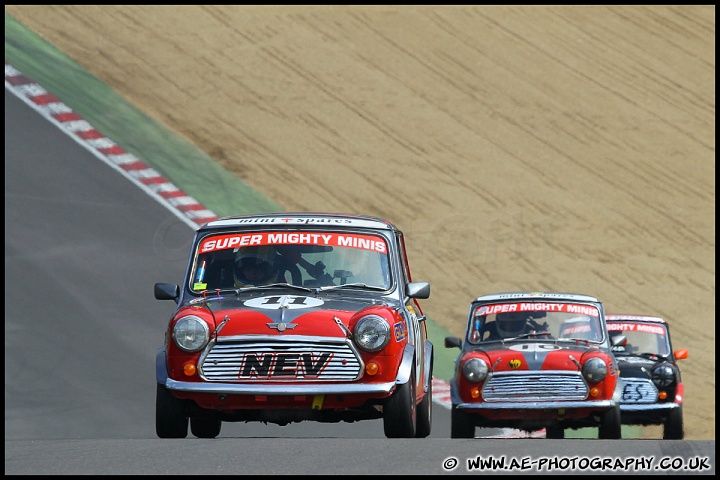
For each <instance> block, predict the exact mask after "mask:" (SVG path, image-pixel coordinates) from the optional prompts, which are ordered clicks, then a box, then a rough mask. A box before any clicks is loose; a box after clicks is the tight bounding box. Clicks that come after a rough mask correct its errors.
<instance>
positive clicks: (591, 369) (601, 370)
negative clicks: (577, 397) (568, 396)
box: [582, 357, 607, 383]
mask: <svg viewBox="0 0 720 480" xmlns="http://www.w3.org/2000/svg"><path fill="white" fill-rule="evenodd" d="M582 373H583V376H584V377H585V378H586V379H587V381H588V382H593V383H594V382H599V381H601V380H602V379H604V378H605V376H606V375H607V363H605V360H603V359H602V358H598V357H593V358H591V359H590V360H588V361H587V362H585V365H583V369H582Z"/></svg>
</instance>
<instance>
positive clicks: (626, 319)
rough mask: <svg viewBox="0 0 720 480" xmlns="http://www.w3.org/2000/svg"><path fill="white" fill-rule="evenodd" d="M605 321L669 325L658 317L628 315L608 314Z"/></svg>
mask: <svg viewBox="0 0 720 480" xmlns="http://www.w3.org/2000/svg"><path fill="white" fill-rule="evenodd" d="M605 320H607V321H609V322H611V321H619V322H633V321H638V322H654V323H667V322H666V321H665V320H664V319H663V318H660V317H656V316H653V315H626V314H617V313H614V314H608V315H605Z"/></svg>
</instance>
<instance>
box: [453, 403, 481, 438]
mask: <svg viewBox="0 0 720 480" xmlns="http://www.w3.org/2000/svg"><path fill="white" fill-rule="evenodd" d="M450 438H475V424H474V423H473V422H472V420H471V419H470V416H469V415H468V414H466V413H465V412H463V411H461V410H458V409H457V408H455V405H453V406H452V409H451V410H450Z"/></svg>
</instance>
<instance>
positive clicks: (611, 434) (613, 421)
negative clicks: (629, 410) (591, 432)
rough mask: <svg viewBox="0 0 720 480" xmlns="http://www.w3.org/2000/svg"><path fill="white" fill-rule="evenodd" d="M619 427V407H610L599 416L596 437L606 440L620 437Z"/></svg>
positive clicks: (620, 425)
mask: <svg viewBox="0 0 720 480" xmlns="http://www.w3.org/2000/svg"><path fill="white" fill-rule="evenodd" d="M621 428H622V424H621V422H620V407H614V408H611V409H610V410H608V411H607V412H605V413H603V414H602V416H601V417H600V427H599V428H598V438H601V439H606V440H609V439H610V440H611V439H618V438H622V431H621Z"/></svg>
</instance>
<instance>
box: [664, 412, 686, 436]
mask: <svg viewBox="0 0 720 480" xmlns="http://www.w3.org/2000/svg"><path fill="white" fill-rule="evenodd" d="M663 428H664V430H663V440H682V439H683V438H684V437H685V432H684V431H683V412H682V406H680V407H678V408H675V409H673V410H670V412H669V413H668V417H667V419H666V420H665V425H664V427H663Z"/></svg>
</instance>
